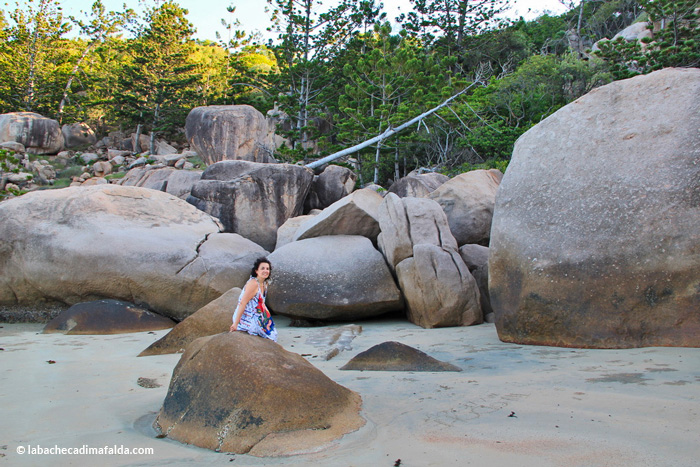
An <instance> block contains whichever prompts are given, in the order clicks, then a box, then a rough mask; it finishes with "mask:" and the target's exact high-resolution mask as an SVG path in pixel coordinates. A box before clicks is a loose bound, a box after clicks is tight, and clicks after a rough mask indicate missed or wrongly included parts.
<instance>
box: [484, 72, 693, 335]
mask: <svg viewBox="0 0 700 467" xmlns="http://www.w3.org/2000/svg"><path fill="white" fill-rule="evenodd" d="M698 128H700V70H698V69H664V70H661V71H658V72H655V73H651V74H649V75H645V76H638V77H635V78H632V79H629V80H623V81H616V82H614V83H611V84H609V85H607V86H603V87H600V88H598V89H595V90H593V91H591V92H590V93H588V94H587V95H585V96H583V97H581V98H580V99H578V100H576V101H575V102H573V103H571V104H569V105H567V106H565V107H563V108H562V109H560V110H559V111H557V112H555V113H554V114H553V115H551V116H550V117H548V118H547V119H545V120H544V121H542V122H541V123H540V124H538V125H536V126H535V127H534V128H532V129H531V130H529V131H528V132H527V133H525V134H524V135H523V136H522V137H521V138H520V139H519V140H518V141H517V143H516V145H515V149H514V153H513V159H512V161H511V163H510V165H509V167H508V170H507V171H506V175H505V176H504V178H503V182H502V183H501V187H500V191H499V194H498V197H497V200H496V208H495V213H494V220H493V229H492V237H491V246H490V259H489V289H490V294H491V304H492V306H493V308H494V311H495V314H496V327H497V329H498V334H499V337H500V338H501V339H502V340H504V341H507V342H517V343H521V344H538V345H556V346H565V347H595V348H624V347H638V346H700V332H699V330H700V247H699V246H700V229H699V228H698V226H700V164H698V161H699V160H700V133H698Z"/></svg>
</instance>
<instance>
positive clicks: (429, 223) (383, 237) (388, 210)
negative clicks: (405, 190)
mask: <svg viewBox="0 0 700 467" xmlns="http://www.w3.org/2000/svg"><path fill="white" fill-rule="evenodd" d="M377 215H378V219H379V225H380V228H381V233H380V234H379V237H378V242H379V249H380V250H381V252H382V253H383V254H384V256H385V257H386V260H387V262H388V263H389V266H391V267H392V268H395V267H396V265H397V264H399V263H400V262H401V261H403V260H405V259H406V258H410V257H411V256H413V245H421V244H424V243H425V244H429V245H437V246H440V247H441V248H443V249H452V250H456V249H457V242H456V241H455V238H454V237H453V236H452V233H451V232H450V227H449V225H448V224H447V218H446V217H445V213H444V212H443V211H442V210H441V209H440V206H439V205H437V204H436V203H435V202H434V201H431V200H426V199H422V198H404V199H399V197H398V196H397V195H395V194H393V193H391V194H387V195H386V197H384V201H383V202H382V204H381V205H380V209H379V211H378V213H377Z"/></svg>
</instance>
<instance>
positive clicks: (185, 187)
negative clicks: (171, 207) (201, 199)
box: [164, 170, 202, 200]
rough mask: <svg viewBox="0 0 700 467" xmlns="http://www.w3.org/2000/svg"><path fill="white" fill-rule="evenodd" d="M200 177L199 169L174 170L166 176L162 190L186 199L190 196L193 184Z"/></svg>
mask: <svg viewBox="0 0 700 467" xmlns="http://www.w3.org/2000/svg"><path fill="white" fill-rule="evenodd" d="M201 178H202V171H201V170H176V171H175V172H173V173H171V174H170V176H169V177H168V180H167V184H166V185H165V190H164V191H165V192H166V193H170V194H171V195H173V196H177V197H178V198H180V199H185V200H186V199H187V198H188V197H189V196H190V193H191V192H192V187H193V186H194V184H195V183H197V182H198V181H199V180H200V179H201Z"/></svg>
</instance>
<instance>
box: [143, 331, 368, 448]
mask: <svg viewBox="0 0 700 467" xmlns="http://www.w3.org/2000/svg"><path fill="white" fill-rule="evenodd" d="M361 403H362V400H361V398H360V396H359V395H358V394H356V393H354V392H353V391H350V390H349V389H347V388H344V387H343V386H340V385H339V384H337V383H335V382H333V381H332V380H331V379H329V378H328V377H327V376H326V375H324V374H323V373H322V372H321V371H320V370H318V369H316V368H315V367H314V366H313V365H312V364H311V363H309V362H308V361H306V359H304V358H303V357H301V356H300V355H298V354H295V353H292V352H288V351H286V350H284V349H283V348H282V347H281V346H279V345H278V344H276V343H275V342H273V341H271V340H269V339H263V338H260V337H257V336H251V335H248V334H246V333H243V332H227V333H222V334H218V335H215V336H210V337H202V338H199V339H197V340H195V341H194V342H192V343H191V344H190V345H189V346H188V347H187V350H186V351H185V353H184V354H183V355H182V358H180V361H179V363H178V364H177V366H176V367H175V369H174V370H173V376H172V379H171V381H170V387H169V388H168V394H167V396H166V397H165V401H164V402H163V407H162V409H161V410H160V413H159V414H158V418H157V419H156V421H155V423H154V427H155V428H156V429H158V430H159V431H160V432H161V433H163V434H164V435H167V437H168V438H171V439H174V440H177V441H180V442H182V443H187V444H192V445H195V446H199V447H202V448H206V449H211V450H214V451H221V452H229V453H236V454H246V453H247V454H250V455H254V456H282V455H292V454H301V453H304V452H313V451H316V450H318V449H319V448H322V447H326V446H327V445H328V444H329V443H331V442H332V441H333V440H335V439H337V438H340V437H341V436H343V435H345V434H346V433H349V432H352V431H355V430H357V429H358V428H360V427H361V426H362V425H364V423H365V422H364V420H363V419H362V417H360V415H359V411H360V406H361Z"/></svg>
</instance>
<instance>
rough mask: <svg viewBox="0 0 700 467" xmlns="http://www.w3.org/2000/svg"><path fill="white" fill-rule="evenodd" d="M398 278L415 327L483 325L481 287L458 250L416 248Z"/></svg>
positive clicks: (417, 246) (401, 263)
mask: <svg viewBox="0 0 700 467" xmlns="http://www.w3.org/2000/svg"><path fill="white" fill-rule="evenodd" d="M396 276H397V277H398V278H399V286H400V287H401V291H402V292H403V294H404V297H405V298H406V304H407V305H408V306H407V308H408V320H409V321H411V322H412V323H414V324H417V325H418V326H421V327H424V328H426V329H430V328H436V327H446V326H471V325H473V324H480V323H482V322H483V314H482V311H481V303H480V299H479V289H478V286H477V284H476V281H475V280H474V277H472V275H471V273H470V272H469V269H468V268H467V266H466V265H465V264H464V261H462V257H461V256H459V253H458V252H457V251H456V250H452V249H443V248H440V247H439V246H436V245H428V244H422V245H414V246H413V256H412V257H410V258H406V259H405V260H403V261H401V262H400V263H399V264H397V265H396Z"/></svg>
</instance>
